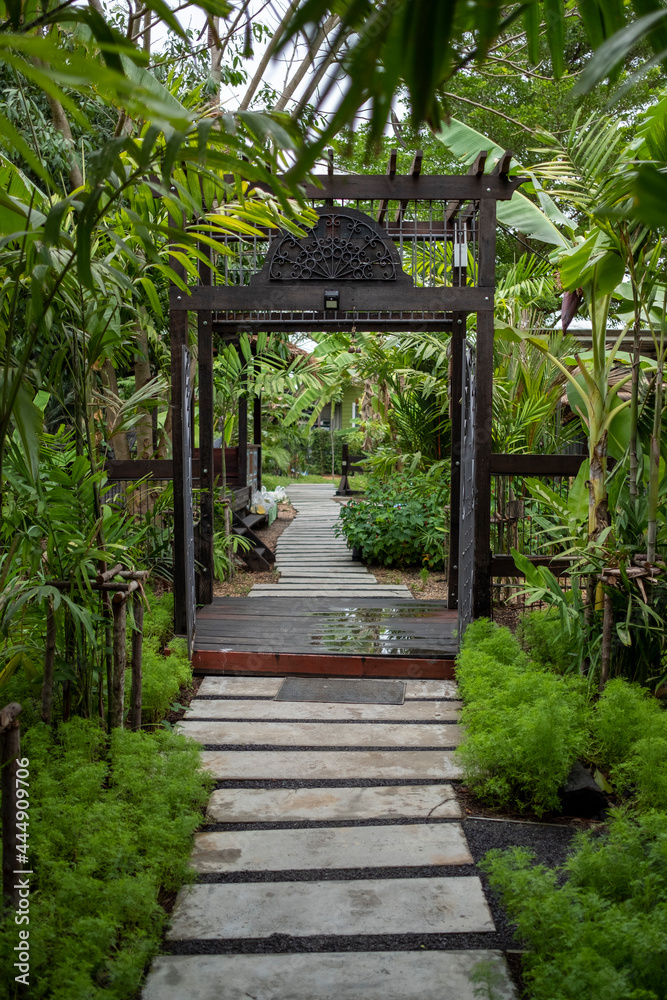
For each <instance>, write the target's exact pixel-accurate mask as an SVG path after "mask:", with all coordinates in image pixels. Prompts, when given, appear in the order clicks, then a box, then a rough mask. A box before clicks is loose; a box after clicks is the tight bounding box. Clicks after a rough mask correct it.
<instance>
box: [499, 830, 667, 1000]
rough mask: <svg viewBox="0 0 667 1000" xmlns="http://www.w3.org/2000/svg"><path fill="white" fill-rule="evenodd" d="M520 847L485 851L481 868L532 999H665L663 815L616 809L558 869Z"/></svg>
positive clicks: (581, 838) (666, 851)
mask: <svg viewBox="0 0 667 1000" xmlns="http://www.w3.org/2000/svg"><path fill="white" fill-rule="evenodd" d="M533 862H534V858H533V856H532V854H531V853H530V852H528V851H526V850H524V849H520V848H515V849H514V850H511V851H506V852H501V851H491V852H490V853H489V854H487V856H486V858H485V860H484V861H483V862H482V864H481V867H482V869H483V870H485V871H486V872H487V873H488V876H489V881H490V883H491V886H492V888H493V889H494V890H495V891H496V892H498V893H499V894H500V897H501V900H502V903H503V905H504V907H505V909H506V911H507V913H508V916H509V918H510V920H512V921H513V922H514V923H515V924H516V927H517V936H518V937H519V939H520V940H521V942H522V943H523V944H525V945H526V947H527V948H528V949H529V954H527V955H526V957H525V960H524V978H525V980H526V982H527V985H528V987H529V990H530V995H531V997H532V998H534V1000H579V998H580V997H585V998H586V1000H662V998H664V997H665V996H667V815H666V814H665V813H658V812H651V813H648V814H646V815H644V816H641V817H639V818H638V819H631V818H630V817H629V816H628V815H627V814H625V813H622V812H620V811H617V812H615V813H613V814H612V817H611V821H610V825H609V833H608V835H607V836H606V837H603V838H599V837H596V836H595V835H594V834H590V833H585V834H578V835H577V838H576V840H575V842H574V851H573V853H572V855H571V857H570V858H569V859H568V861H567V863H566V864H565V866H564V871H565V873H566V874H567V875H568V876H569V878H568V880H567V881H566V882H565V884H563V885H561V886H559V884H558V883H559V881H560V879H561V873H560V872H559V871H552V870H549V869H546V868H544V867H543V866H541V865H536V866H535V865H534V864H533Z"/></svg>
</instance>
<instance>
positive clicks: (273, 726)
mask: <svg viewBox="0 0 667 1000" xmlns="http://www.w3.org/2000/svg"><path fill="white" fill-rule="evenodd" d="M178 729H179V731H180V732H182V733H184V734H185V735H186V736H190V737H191V738H192V739H195V740H197V742H198V743H203V744H208V745H211V746H216V745H222V744H238V745H239V746H252V745H253V744H256V745H259V746H285V747H287V746H295V747H296V746H308V747H318V746H321V747H456V746H458V745H459V743H460V742H461V740H462V738H463V733H462V731H461V729H460V728H459V727H458V726H457V725H455V724H453V723H445V724H444V725H423V724H421V723H415V724H414V725H411V724H405V723H403V724H401V723H396V724H395V725H391V724H389V723H384V722H378V723H369V724H366V723H363V722H362V723H345V722H209V721H204V722H188V721H183V722H179V724H178Z"/></svg>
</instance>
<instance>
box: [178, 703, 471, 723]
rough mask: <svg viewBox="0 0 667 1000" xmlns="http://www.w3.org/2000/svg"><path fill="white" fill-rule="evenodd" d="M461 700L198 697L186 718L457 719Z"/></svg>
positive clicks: (275, 719)
mask: <svg viewBox="0 0 667 1000" xmlns="http://www.w3.org/2000/svg"><path fill="white" fill-rule="evenodd" d="M460 705H461V702H452V701H415V700H414V699H412V700H411V701H408V702H407V703H405V702H404V703H403V704H402V705H373V704H370V705H369V704H363V705H355V704H351V703H349V702H316V701H245V700H242V699H235V700H233V701H224V700H220V701H209V700H208V699H207V698H194V699H193V700H192V701H191V702H190V707H189V709H188V711H187V712H186V713H185V718H186V719H190V718H193V719H256V720H263V721H269V720H271V721H280V720H281V719H283V720H284V719H311V720H315V719H325V720H332V719H336V720H339V721H341V722H350V721H364V720H368V719H374V720H376V721H384V722H399V721H401V722H404V721H406V720H407V721H413V722H428V721H430V720H433V721H437V722H456V721H457V719H458V717H459V708H460Z"/></svg>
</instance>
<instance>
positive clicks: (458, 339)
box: [447, 313, 466, 609]
mask: <svg viewBox="0 0 667 1000" xmlns="http://www.w3.org/2000/svg"><path fill="white" fill-rule="evenodd" d="M465 335H466V314H465V313H454V314H453V315H452V339H451V361H450V364H451V375H450V382H449V386H450V396H451V413H450V423H451V435H452V443H451V495H450V502H449V566H448V573H447V607H448V608H453V609H455V608H457V607H458V603H459V567H458V562H459V516H460V508H461V497H460V493H461V369H462V365H463V354H462V351H463V340H464V338H465Z"/></svg>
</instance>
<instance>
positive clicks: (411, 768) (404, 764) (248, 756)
mask: <svg viewBox="0 0 667 1000" xmlns="http://www.w3.org/2000/svg"><path fill="white" fill-rule="evenodd" d="M201 756H202V764H203V766H204V769H205V770H206V771H208V772H209V774H210V775H211V776H212V777H214V778H216V779H217V780H218V781H267V780H268V781H270V780H272V779H275V778H277V779H285V780H297V781H320V780H325V779H329V780H331V779H333V780H335V781H345V780H347V779H348V778H351V779H359V778H375V779H376V780H380V781H384V780H396V779H398V780H399V781H409V780H415V779H416V780H418V781H425V780H427V779H428V778H438V779H439V780H440V781H457V780H460V779H461V778H462V777H463V771H462V770H461V768H460V767H459V766H458V764H457V763H456V761H455V758H454V753H453V751H451V750H449V751H447V750H444V751H443V750H403V751H401V750H358V751H353V752H350V751H348V752H343V751H340V750H299V751H290V750H204V751H202V755H201Z"/></svg>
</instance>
